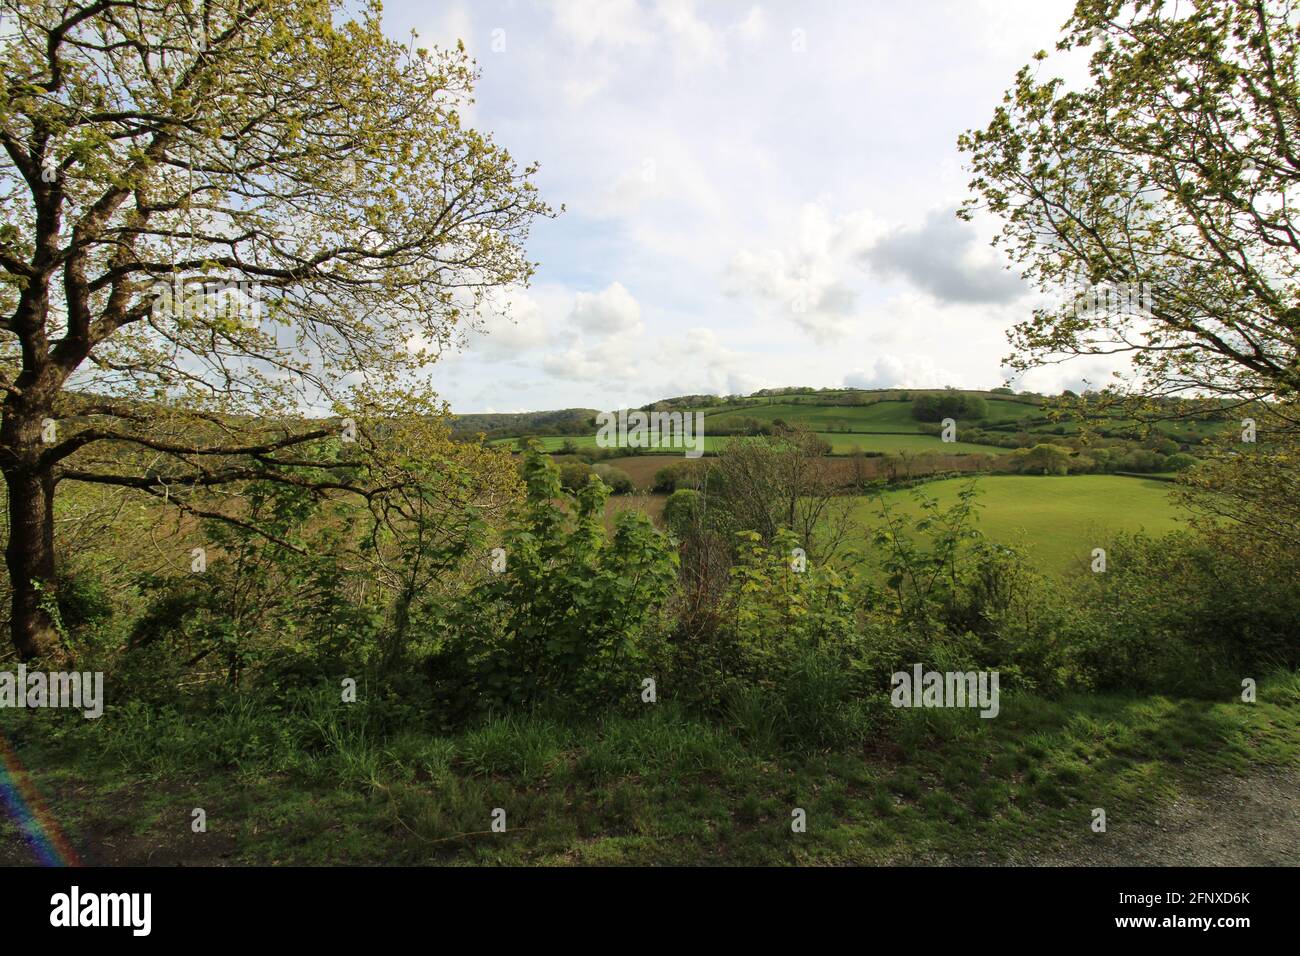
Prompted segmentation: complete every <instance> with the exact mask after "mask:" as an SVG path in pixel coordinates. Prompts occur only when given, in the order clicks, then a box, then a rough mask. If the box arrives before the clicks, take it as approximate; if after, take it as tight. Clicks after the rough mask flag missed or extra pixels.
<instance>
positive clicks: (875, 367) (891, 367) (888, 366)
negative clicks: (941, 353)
mask: <svg viewBox="0 0 1300 956" xmlns="http://www.w3.org/2000/svg"><path fill="white" fill-rule="evenodd" d="M956 381H957V376H955V375H954V374H953V373H952V372H949V371H947V370H946V369H942V368H940V367H939V366H937V365H936V364H935V363H934V360H933V359H931V358H930V357H929V356H927V355H881V356H878V357H876V358H875V359H873V360H872V361H871V362H870V363H869V364H868V366H867V367H866V368H860V369H854V370H853V371H851V372H849V374H847V375H845V376H844V384H845V386H847V387H848V388H939V387H941V386H944V385H954V384H955V383H956Z"/></svg>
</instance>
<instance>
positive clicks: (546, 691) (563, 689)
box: [429, 449, 677, 719]
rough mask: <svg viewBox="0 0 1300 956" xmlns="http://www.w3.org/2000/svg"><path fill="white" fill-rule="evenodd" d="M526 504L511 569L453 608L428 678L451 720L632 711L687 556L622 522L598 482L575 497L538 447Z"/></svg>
mask: <svg viewBox="0 0 1300 956" xmlns="http://www.w3.org/2000/svg"><path fill="white" fill-rule="evenodd" d="M524 476H525V480H526V483H527V487H528V497H527V501H526V502H525V503H524V505H523V506H522V507H521V508H520V509H519V510H518V511H516V512H515V513H514V514H513V515H512V516H511V518H510V520H509V523H508V525H507V527H506V529H505V533H504V535H503V539H502V543H501V546H502V549H503V550H504V553H505V559H506V560H505V567H504V569H503V570H501V571H500V572H499V573H489V574H487V575H486V577H485V579H484V580H482V581H480V582H478V583H477V585H476V586H473V587H470V588H468V589H467V590H466V591H465V592H464V593H463V594H460V595H458V596H456V597H455V598H453V599H451V600H449V601H448V602H447V603H446V605H445V607H444V608H443V613H442V615H441V619H440V620H439V621H438V622H437V623H436V625H435V632H436V633H437V634H438V635H439V637H440V638H441V641H440V646H439V648H438V650H437V652H436V653H435V654H434V655H433V656H432V658H431V659H430V661H429V672H430V676H431V678H432V680H433V682H434V684H435V687H436V693H437V695H438V697H439V699H440V700H441V701H442V702H443V703H444V704H445V705H446V706H447V707H448V709H449V712H450V715H451V716H453V717H456V718H459V719H463V718H464V717H465V716H468V715H470V714H473V713H477V712H481V711H494V710H506V709H509V708H512V707H518V706H532V705H535V704H546V705H548V706H554V707H556V708H559V709H560V710H565V711H568V710H576V711H586V710H590V709H593V708H596V707H607V708H608V707H614V708H617V707H618V706H620V704H621V705H622V706H625V707H626V706H630V705H631V703H632V702H633V701H635V700H638V699H639V698H638V697H637V690H638V686H639V684H638V681H639V680H640V677H641V676H642V674H643V671H644V667H643V666H642V665H643V663H644V661H645V660H646V659H647V657H649V656H650V655H651V654H652V652H653V648H652V647H651V646H650V645H651V643H652V642H653V640H654V637H655V634H656V627H657V624H658V615H659V614H660V613H661V609H662V608H663V607H664V605H665V603H666V601H667V599H668V595H669V592H670V591H671V588H672V584H673V582H674V580H675V578H676V564H677V555H676V554H675V552H674V551H673V550H672V548H671V547H670V546H669V544H668V541H667V539H665V538H664V536H663V535H661V534H659V533H658V532H657V531H655V530H654V527H653V526H652V525H651V524H650V521H649V519H648V518H646V516H645V515H643V514H641V513H639V512H635V511H624V512H621V513H619V515H618V516H617V517H616V519H615V530H614V533H613V536H612V537H611V536H610V535H609V534H608V532H607V531H606V530H605V525H604V504H605V501H606V497H607V496H608V494H609V489H608V487H607V486H606V485H605V484H604V483H603V482H601V481H598V480H593V481H589V482H588V483H587V484H586V485H585V486H583V487H582V488H581V489H580V490H579V491H578V492H577V494H576V495H570V494H566V493H565V489H564V488H563V486H562V485H561V483H560V475H559V469H558V468H557V467H556V466H555V464H554V463H553V462H552V461H551V460H550V459H549V458H548V457H546V456H545V455H543V454H541V453H540V452H539V451H538V450H536V449H534V450H532V451H530V452H529V454H528V455H527V456H526V458H525V461H524Z"/></svg>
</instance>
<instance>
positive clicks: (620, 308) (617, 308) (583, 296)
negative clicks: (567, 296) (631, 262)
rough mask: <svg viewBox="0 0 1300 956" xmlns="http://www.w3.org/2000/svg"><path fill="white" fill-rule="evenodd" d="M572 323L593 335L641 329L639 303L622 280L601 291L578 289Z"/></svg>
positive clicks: (637, 331)
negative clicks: (580, 290)
mask: <svg viewBox="0 0 1300 956" xmlns="http://www.w3.org/2000/svg"><path fill="white" fill-rule="evenodd" d="M570 318H571V319H572V321H573V324H574V325H576V326H577V327H578V328H579V329H582V330H583V331H584V332H589V333H591V334H593V335H616V334H620V333H625V332H632V333H634V334H635V333H639V332H640V331H641V306H640V305H639V304H638V303H637V301H636V299H635V298H633V297H632V293H630V292H628V291H627V289H625V288H624V287H623V284H622V283H621V282H612V283H610V285H609V286H608V287H606V288H605V289H602V290H601V291H600V292H579V293H578V294H577V295H576V296H575V297H574V300H573V312H572V313H571V315H570Z"/></svg>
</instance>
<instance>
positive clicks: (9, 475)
mask: <svg viewBox="0 0 1300 956" xmlns="http://www.w3.org/2000/svg"><path fill="white" fill-rule="evenodd" d="M23 417H24V418H25V419H26V418H27V417H28V416H23ZM6 419H7V420H6V421H5V423H4V427H3V433H4V434H3V438H4V442H5V444H7V445H8V446H9V447H10V448H11V449H12V448H15V447H17V448H21V449H23V450H24V451H26V452H27V454H23V455H22V456H21V458H22V459H25V460H19V461H16V462H15V461H11V462H10V464H9V465H8V467H6V468H4V479H5V486H6V489H7V491H8V495H9V543H8V544H7V545H6V546H5V564H6V565H7V566H8V569H9V584H10V587H11V588H12V589H13V604H12V610H11V616H10V620H9V628H10V635H11V637H12V638H13V643H14V646H15V647H16V648H17V649H18V654H19V656H20V657H21V658H22V659H23V660H30V659H32V658H33V657H57V656H60V655H61V653H62V648H61V642H60V639H59V633H58V630H57V629H56V628H55V626H54V621H53V619H52V618H51V617H50V615H49V614H48V613H46V611H45V610H44V609H43V608H42V605H46V606H48V605H49V603H50V602H52V601H53V600H54V596H55V591H54V581H55V578H54V475H53V473H52V471H51V470H50V469H49V468H45V469H41V468H39V467H38V466H37V464H36V458H37V454H38V453H39V450H40V445H39V441H40V438H39V435H40V422H41V420H40V419H39V418H35V419H34V420H29V421H24V422H23V423H22V424H21V425H20V424H19V423H18V422H16V421H14V420H13V417H11V416H8V415H7V416H6ZM23 426H26V427H23ZM29 432H34V435H32V434H28V433H29ZM33 438H35V441H33V440H32V439H33Z"/></svg>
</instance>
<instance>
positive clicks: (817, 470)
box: [706, 426, 853, 560]
mask: <svg viewBox="0 0 1300 956" xmlns="http://www.w3.org/2000/svg"><path fill="white" fill-rule="evenodd" d="M830 452H831V448H830V445H829V443H827V442H826V440H825V439H823V438H821V437H820V436H818V435H817V434H816V433H815V432H812V431H810V430H808V429H807V428H805V427H803V426H794V427H788V428H786V429H785V430H783V431H782V432H781V433H780V434H779V435H777V436H774V437H772V438H770V439H765V438H733V439H731V440H730V441H728V442H727V444H726V445H725V446H724V447H723V448H722V450H721V452H720V453H719V454H718V456H717V458H716V459H715V461H714V464H713V466H712V468H711V469H710V471H709V475H708V484H707V488H706V494H707V501H708V509H709V520H710V522H711V523H712V526H713V527H714V528H715V529H716V530H718V531H720V532H721V533H722V534H723V535H724V537H725V539H726V540H727V541H729V542H733V543H734V542H735V541H736V538H735V535H736V533H737V532H741V531H754V532H757V533H758V535H759V539H760V540H761V541H762V542H763V544H764V545H770V544H771V543H772V542H773V541H775V540H776V535H777V532H778V531H779V530H780V529H782V528H786V529H789V530H791V531H793V532H794V533H795V535H796V537H797V538H798V539H799V541H800V542H801V547H803V549H804V550H805V551H806V552H807V556H808V557H809V558H815V559H818V560H822V559H828V558H830V557H833V556H834V555H835V553H836V552H837V551H838V550H839V549H840V548H841V547H842V546H843V544H844V543H845V541H846V540H847V538H848V536H849V534H850V532H851V531H852V530H853V525H852V510H853V500H852V498H850V497H848V496H844V495H840V494H839V491H840V483H841V482H840V478H839V476H838V475H837V469H836V468H835V467H834V463H833V462H832V461H831V460H830V457H829V456H830Z"/></svg>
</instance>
